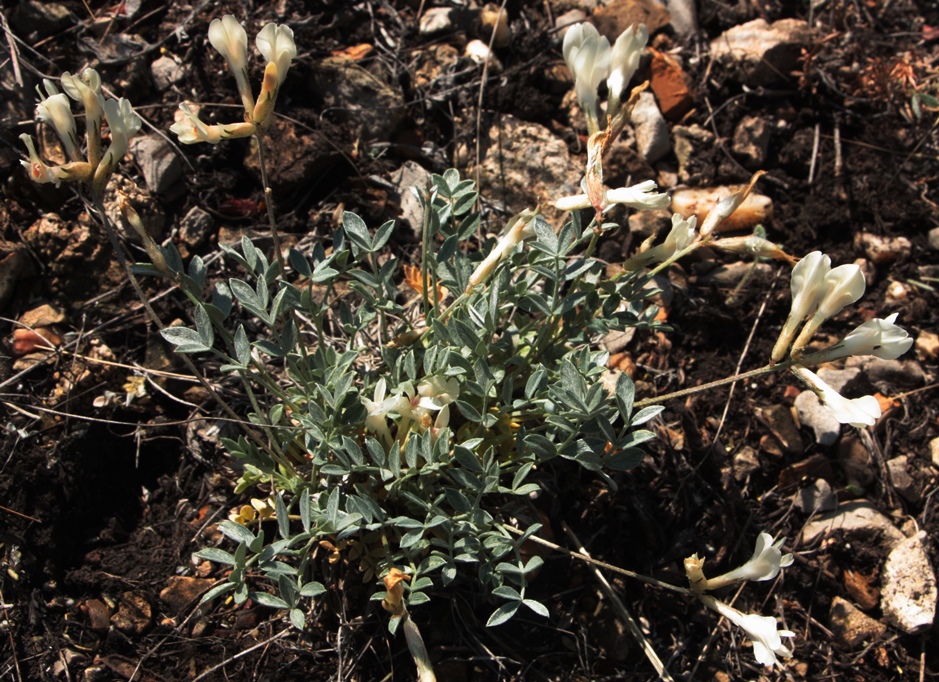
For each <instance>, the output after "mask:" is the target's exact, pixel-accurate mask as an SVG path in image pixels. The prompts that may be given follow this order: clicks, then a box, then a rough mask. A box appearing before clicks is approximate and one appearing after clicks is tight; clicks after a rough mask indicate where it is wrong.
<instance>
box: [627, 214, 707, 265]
mask: <svg viewBox="0 0 939 682" xmlns="http://www.w3.org/2000/svg"><path fill="white" fill-rule="evenodd" d="M697 222H698V219H697V218H696V217H695V216H691V217H690V218H687V219H686V218H683V217H682V216H681V215H680V214H678V213H674V214H672V229H671V230H669V232H668V236H667V237H665V241H664V242H662V243H661V244H659V245H658V246H654V247H652V248H651V249H647V250H645V251H641V252H640V253H637V254H636V255H634V256H632V257H631V258H629V260H627V261H626V262H624V263H623V269H624V270H628V271H633V270H637V269H639V268H642V267H645V266H646V265H649V264H650V263H664V262H665V261H667V260H668V259H670V258H672V257H673V256H675V254H677V253H679V252H681V251H683V250H684V249H686V248H688V247H689V246H691V243H692V242H694V238H695V225H696V224H697ZM650 241H651V239H650Z"/></svg>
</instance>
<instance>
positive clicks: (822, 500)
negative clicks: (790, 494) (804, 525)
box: [793, 478, 838, 514]
mask: <svg viewBox="0 0 939 682" xmlns="http://www.w3.org/2000/svg"><path fill="white" fill-rule="evenodd" d="M793 501H794V502H795V505H796V506H797V507H798V508H799V510H800V511H801V512H802V513H803V514H815V513H816V512H830V511H834V510H835V509H837V508H838V498H837V496H836V495H835V493H834V492H833V491H832V489H831V485H830V484H829V483H828V481H826V480H825V479H824V478H819V479H816V481H815V483H813V484H812V485H809V486H806V487H805V488H803V489H802V490H800V491H799V492H797V493H796V494H795V496H794V499H793Z"/></svg>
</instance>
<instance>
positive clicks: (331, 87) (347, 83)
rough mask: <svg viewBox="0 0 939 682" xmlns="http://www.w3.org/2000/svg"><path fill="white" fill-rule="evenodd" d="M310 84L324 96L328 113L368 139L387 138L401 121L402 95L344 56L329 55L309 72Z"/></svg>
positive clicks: (402, 115) (402, 117)
mask: <svg viewBox="0 0 939 682" xmlns="http://www.w3.org/2000/svg"><path fill="white" fill-rule="evenodd" d="M310 85H311V87H313V88H314V89H315V90H316V91H317V92H319V93H320V95H321V96H322V98H323V104H324V105H325V109H326V111H325V112H324V113H326V114H327V115H329V116H331V117H334V118H336V119H338V120H339V121H341V122H343V123H347V124H351V125H354V126H357V127H358V131H357V132H358V133H359V134H361V135H362V137H364V138H366V139H370V140H387V139H389V137H390V136H391V134H392V133H394V131H395V130H397V128H398V126H399V125H400V124H401V122H402V121H403V120H404V116H405V108H404V96H403V95H402V93H401V90H400V88H399V87H397V86H392V85H389V84H388V83H386V82H385V81H384V80H382V79H380V78H378V77H377V76H375V75H374V74H372V73H371V72H370V71H366V70H365V69H363V68H362V67H361V66H360V65H359V64H358V63H356V62H355V61H353V60H351V59H347V58H345V57H328V58H326V59H324V60H322V61H321V62H319V63H318V64H316V65H315V66H314V67H313V69H312V70H311V73H310Z"/></svg>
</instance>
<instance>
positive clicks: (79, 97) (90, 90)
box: [62, 69, 104, 166]
mask: <svg viewBox="0 0 939 682" xmlns="http://www.w3.org/2000/svg"><path fill="white" fill-rule="evenodd" d="M62 89H63V90H64V91H65V94H66V95H68V96H69V97H71V98H72V99H73V100H75V101H76V102H81V103H82V106H83V107H84V109H85V136H86V138H87V141H88V163H90V164H91V165H92V166H97V165H98V164H99V163H100V162H101V123H102V120H103V118H104V96H103V95H102V94H101V76H100V75H98V72H97V71H95V70H94V69H85V70H84V71H82V73H81V76H73V75H72V74H70V73H69V72H68V71H66V72H65V73H63V74H62Z"/></svg>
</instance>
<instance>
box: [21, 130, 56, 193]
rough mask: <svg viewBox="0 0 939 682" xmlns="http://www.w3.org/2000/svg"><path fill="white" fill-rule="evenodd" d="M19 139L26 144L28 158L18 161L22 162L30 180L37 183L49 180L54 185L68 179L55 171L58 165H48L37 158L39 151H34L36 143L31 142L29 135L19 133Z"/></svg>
mask: <svg viewBox="0 0 939 682" xmlns="http://www.w3.org/2000/svg"><path fill="white" fill-rule="evenodd" d="M20 139H21V140H22V141H23V143H24V144H25V145H26V150H27V152H28V153H29V160H21V161H20V163H21V164H23V168H25V169H26V172H27V173H29V179H30V180H32V181H33V182H35V183H38V184H45V183H49V182H51V183H54V184H56V185H58V184H59V183H60V182H62V181H63V180H68V178H65V177H62V175H61V173H59V172H57V171H58V167H56V166H49V165H47V164H46V162H45V161H43V160H42V159H41V158H39V153H38V152H37V151H36V144H35V143H34V142H33V138H32V136H31V135H27V134H26V133H23V134H22V135H20Z"/></svg>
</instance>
